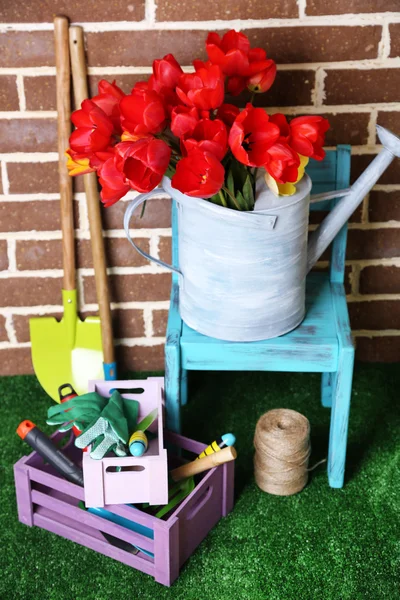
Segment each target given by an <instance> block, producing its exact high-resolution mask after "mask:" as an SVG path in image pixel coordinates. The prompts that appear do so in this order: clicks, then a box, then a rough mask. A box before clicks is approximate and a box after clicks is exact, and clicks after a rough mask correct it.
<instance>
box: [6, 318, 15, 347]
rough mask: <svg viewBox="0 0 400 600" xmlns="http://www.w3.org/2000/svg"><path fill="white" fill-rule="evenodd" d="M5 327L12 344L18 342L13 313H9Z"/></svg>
mask: <svg viewBox="0 0 400 600" xmlns="http://www.w3.org/2000/svg"><path fill="white" fill-rule="evenodd" d="M4 329H5V330H6V333H7V336H8V339H9V341H10V342H11V343H12V344H17V343H18V339H17V334H16V331H15V327H14V320H13V315H7V316H6V318H5V322H4Z"/></svg>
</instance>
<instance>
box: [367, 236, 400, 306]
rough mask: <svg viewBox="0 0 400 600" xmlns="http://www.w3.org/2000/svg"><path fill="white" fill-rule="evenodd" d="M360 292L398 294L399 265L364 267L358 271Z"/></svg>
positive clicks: (399, 280)
mask: <svg viewBox="0 0 400 600" xmlns="http://www.w3.org/2000/svg"><path fill="white" fill-rule="evenodd" d="M386 231H387V230H386ZM360 293H361V294H400V267H395V266H389V267H386V266H383V265H379V266H376V267H372V266H371V267H364V268H363V269H362V270H361V273H360Z"/></svg>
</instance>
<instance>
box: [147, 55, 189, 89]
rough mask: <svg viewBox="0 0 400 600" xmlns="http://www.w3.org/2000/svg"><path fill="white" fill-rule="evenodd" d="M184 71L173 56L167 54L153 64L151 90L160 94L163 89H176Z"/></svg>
mask: <svg viewBox="0 0 400 600" xmlns="http://www.w3.org/2000/svg"><path fill="white" fill-rule="evenodd" d="M182 73H183V71H182V69H181V66H180V64H179V63H178V62H177V60H176V59H175V58H174V56H173V55H172V54H167V55H166V56H164V58H160V59H158V60H155V61H154V62H153V75H152V76H151V77H150V81H149V86H150V89H152V90H155V91H156V92H160V91H161V90H162V88H170V89H175V88H176V86H177V84H178V81H179V78H180V76H181V75H182Z"/></svg>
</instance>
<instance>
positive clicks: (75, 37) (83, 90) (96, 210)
mask: <svg viewBox="0 0 400 600" xmlns="http://www.w3.org/2000/svg"><path fill="white" fill-rule="evenodd" d="M69 31H70V34H69V41H70V53H71V64H72V78H73V82H74V96H75V104H76V106H77V107H79V106H80V105H81V103H82V102H83V100H86V98H88V96H89V92H88V85H87V73H86V60H85V48H84V41H83V29H82V27H70V30H69ZM83 181H84V185H85V193H86V202H87V207H88V215H89V227H90V240H91V244H92V256H93V264H94V275H95V281H96V293H97V302H98V304H99V313H100V323H101V338H102V345H103V356H104V362H105V364H109V363H113V362H114V360H115V359H114V345H113V336H112V327H111V309H110V295H109V290H108V279H107V271H106V260H105V252H104V242H103V232H102V224H101V213H100V198H99V192H98V189H97V176H96V173H88V174H87V175H84V176H83Z"/></svg>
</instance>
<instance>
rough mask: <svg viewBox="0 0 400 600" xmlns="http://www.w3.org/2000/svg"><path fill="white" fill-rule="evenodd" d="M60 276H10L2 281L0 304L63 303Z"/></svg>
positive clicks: (36, 304)
mask: <svg viewBox="0 0 400 600" xmlns="http://www.w3.org/2000/svg"><path fill="white" fill-rule="evenodd" d="M61 287H62V280H61V278H60V277H9V278H8V279H3V280H2V282H1V294H0V306H40V305H42V304H61Z"/></svg>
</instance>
